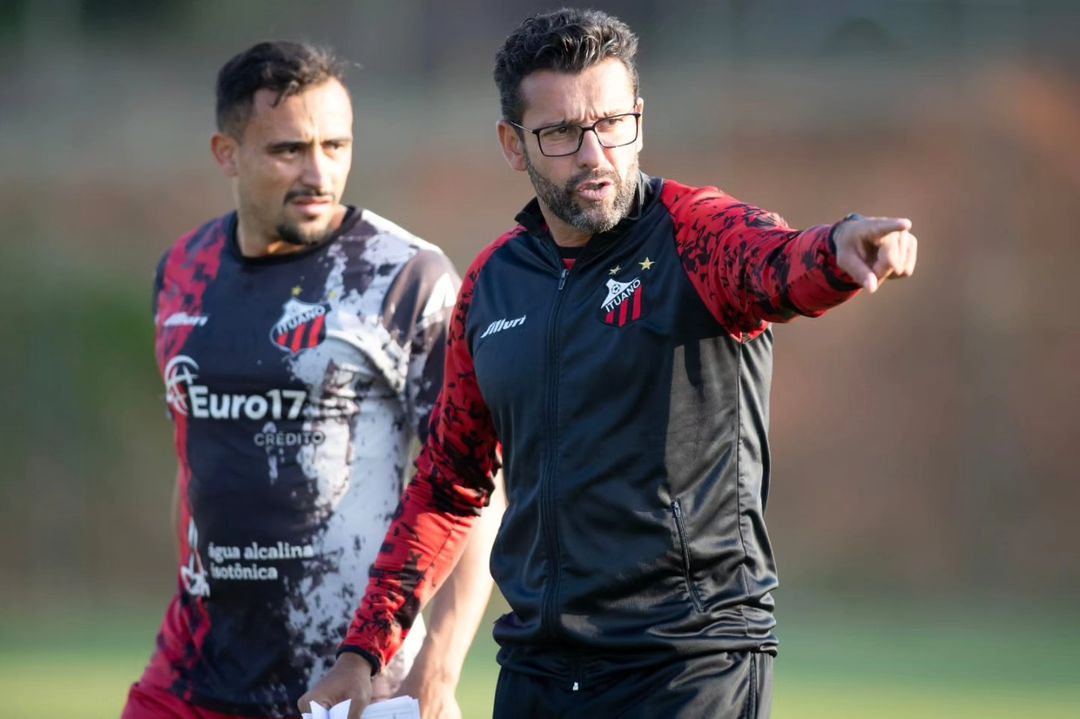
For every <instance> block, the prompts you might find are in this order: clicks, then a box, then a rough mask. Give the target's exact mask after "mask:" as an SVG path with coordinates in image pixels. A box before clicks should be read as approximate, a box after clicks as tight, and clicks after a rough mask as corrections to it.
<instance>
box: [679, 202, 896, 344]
mask: <svg viewBox="0 0 1080 719" xmlns="http://www.w3.org/2000/svg"><path fill="white" fill-rule="evenodd" d="M662 200H663V202H664V203H665V205H667V207H668V209H669V211H670V212H671V214H672V218H673V220H674V222H675V229H676V244H677V247H678V251H679V255H680V257H681V259H682V262H683V267H684V269H685V270H686V272H687V274H688V276H689V277H690V280H691V282H692V283H693V284H694V286H695V288H696V289H697V291H698V294H699V295H700V296H701V298H702V300H703V301H704V302H705V304H706V305H707V306H708V307H709V309H710V310H711V311H712V312H713V314H714V315H715V316H716V317H717V319H718V320H720V322H721V324H722V325H723V326H724V327H725V328H726V329H728V331H729V332H731V333H732V334H735V335H737V336H742V337H744V338H747V339H748V338H752V337H754V336H756V335H757V334H759V333H760V332H761V331H763V330H764V328H765V327H766V323H768V322H785V321H787V320H790V319H791V318H792V317H795V316H797V315H803V316H808V317H817V316H819V315H821V314H822V313H823V312H825V311H826V310H828V309H829V308H831V307H833V306H835V305H837V304H840V303H841V302H843V301H845V300H847V299H849V298H850V297H852V296H853V295H854V294H855V293H856V292H857V291H858V290H859V289H860V287H866V288H867V289H868V290H870V291H874V290H876V289H877V281H878V280H881V279H886V278H889V277H906V276H908V275H910V274H911V273H912V272H913V271H914V268H915V247H916V240H915V237H914V235H911V233H910V232H909V230H910V227H911V223H910V222H908V221H907V220H901V219H891V218H873V219H865V218H860V217H858V216H857V215H856V216H849V217H848V218H845V219H844V220H841V221H840V222H838V223H836V224H833V225H818V226H814V227H810V228H808V229H806V230H801V231H800V230H794V229H792V228H790V227H788V226H787V225H786V224H785V223H784V221H783V220H782V219H780V218H779V217H778V216H776V215H774V214H772V213H769V212H766V211H764V210H761V209H759V208H757V207H753V206H751V205H747V204H744V203H741V202H738V201H737V200H735V199H734V198H732V197H730V196H729V195H726V194H725V193H723V192H721V191H719V190H716V189H715V188H702V189H694V188H687V187H685V186H681V185H678V184H677V183H668V184H666V185H665V188H664V191H663V198H662Z"/></svg>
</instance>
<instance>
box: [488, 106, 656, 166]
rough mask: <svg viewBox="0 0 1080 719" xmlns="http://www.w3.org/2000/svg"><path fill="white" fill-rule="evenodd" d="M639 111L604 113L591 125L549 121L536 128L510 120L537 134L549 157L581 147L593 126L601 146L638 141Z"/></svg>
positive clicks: (515, 125)
mask: <svg viewBox="0 0 1080 719" xmlns="http://www.w3.org/2000/svg"><path fill="white" fill-rule="evenodd" d="M639 119H641V113H640V112H624V113H621V114H619V115H612V116H611V117H602V118H600V119H599V120H597V121H596V122H594V123H593V124H591V125H587V126H586V125H548V126H547V127H538V128H536V129H535V130H534V129H532V128H529V127H525V126H524V125H519V124H518V123H516V122H514V121H513V120H507V122H509V123H510V124H511V125H513V126H514V127H517V128H520V129H522V130H525V131H526V132H531V133H532V134H534V135H536V142H537V144H538V145H540V153H541V154H543V155H544V156H546V157H565V156H566V155H573V154H574V153H575V152H577V151H578V150H580V149H581V143H582V142H583V141H584V140H585V133H586V132H588V131H589V130H592V131H593V133H594V134H595V135H596V139H597V141H599V143H600V147H607V148H611V147H622V146H623V145H629V144H631V143H633V142H636V141H637V138H638V129H639V128H640V126H641V123H639V122H638V120H639Z"/></svg>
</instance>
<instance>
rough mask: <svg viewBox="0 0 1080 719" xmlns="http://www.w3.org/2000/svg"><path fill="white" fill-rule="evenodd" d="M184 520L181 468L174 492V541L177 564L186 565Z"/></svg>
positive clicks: (178, 469) (177, 470)
mask: <svg viewBox="0 0 1080 719" xmlns="http://www.w3.org/2000/svg"><path fill="white" fill-rule="evenodd" d="M182 522H183V519H182V517H181V512H180V468H179V467H177V468H176V481H175V482H173V490H172V524H173V540H174V545H175V547H176V563H177V564H183V563H184V533H185V532H186V531H187V530H186V528H185V527H184V526H183V525H182Z"/></svg>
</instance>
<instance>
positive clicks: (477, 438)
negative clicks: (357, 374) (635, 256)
mask: <svg viewBox="0 0 1080 719" xmlns="http://www.w3.org/2000/svg"><path fill="white" fill-rule="evenodd" d="M487 255H488V253H483V254H481V256H480V257H479V258H477V260H476V261H475V262H474V263H473V266H472V267H471V268H470V272H469V274H468V275H467V277H466V280H465V283H464V285H463V286H462V288H461V291H460V293H459V294H458V299H457V303H456V305H455V307H454V311H453V313H452V317H451V319H450V324H449V331H448V337H447V343H446V345H445V351H446V362H445V373H444V380H443V384H442V391H441V392H440V393H439V398H438V401H437V402H436V404H435V408H434V410H433V411H432V413H431V422H430V428H431V429H430V433H429V434H428V436H427V440H426V442H425V443H424V446H423V449H422V450H421V452H420V456H419V457H418V458H417V460H416V468H417V473H416V476H415V477H414V479H413V481H412V482H410V483H409V486H408V487H407V488H406V490H405V493H404V495H403V496H402V499H401V503H400V505H399V506H398V509H397V511H396V512H395V515H394V520H393V521H392V522H391V524H390V528H389V529H388V531H387V534H386V538H385V540H384V542H383V545H382V547H381V548H380V550H379V554H378V556H377V557H376V560H375V563H374V565H373V566H372V568H371V571H370V574H369V581H368V587H367V591H366V593H365V594H364V597H363V599H362V600H361V602H360V606H359V607H358V608H357V611H356V615H355V617H354V618H353V622H352V624H351V625H350V627H349V630H348V632H347V634H346V637H345V640H344V641H343V642H342V644H341V647H340V649H339V653H338V659H337V661H336V662H335V664H334V666H333V667H332V668H331V670H330V671H329V672H328V673H327V675H326V676H325V677H323V679H322V680H321V681H320V682H318V684H316V685H315V686H314V687H313V688H311V689H310V690H309V691H308V692H307V693H306V694H304V695H303V696H302V697H301V698H300V700H299V702H298V705H299V708H300V710H301V712H304V711H307V710H308V709H309V707H310V703H311V702H313V701H317V702H319V703H320V704H322V705H324V706H332V705H334V704H337V703H339V702H341V701H344V700H345V699H351V700H352V706H351V708H350V711H349V719H358V718H359V716H360V714H361V712H362V711H363V709H364V707H365V706H366V705H367V703H368V702H369V701H370V698H371V676H372V675H373V674H375V673H377V672H378V671H379V670H380V669H381V668H382V667H383V666H385V664H386V662H388V661H389V660H390V658H391V657H392V656H393V655H394V653H395V652H396V651H397V650H398V648H399V647H400V646H401V643H402V641H403V640H404V638H405V635H406V634H407V632H408V630H409V628H410V627H411V626H412V624H413V622H414V621H415V619H416V616H417V614H418V613H419V611H420V608H421V606H422V605H423V604H424V602H425V601H427V600H428V599H429V598H430V596H431V595H432V594H433V593H434V591H435V589H436V588H437V587H440V586H442V585H443V584H444V583H445V582H446V580H447V578H448V576H449V574H450V571H451V570H452V569H453V567H454V565H455V564H456V563H457V561H458V559H459V557H460V556H461V554H462V552H463V551H464V549H465V545H466V542H467V540H468V534H469V530H470V529H471V528H472V527H473V525H474V524H475V523H476V520H477V518H478V516H479V514H480V509H481V508H482V507H483V506H485V505H486V504H487V502H488V498H489V497H490V495H491V493H492V491H493V490H494V483H493V481H492V477H493V475H494V474H495V472H496V471H497V470H498V468H499V467H498V461H497V458H496V445H497V440H496V437H495V430H494V425H493V424H492V421H491V415H490V412H489V411H488V409H487V405H486V404H485V403H484V401H483V397H482V395H481V393H480V388H479V385H478V383H477V380H476V374H475V370H474V368H473V361H472V354H471V349H470V347H469V344H468V340H467V338H466V335H465V330H466V321H467V315H468V311H469V305H470V303H471V299H472V285H473V283H474V282H475V278H476V275H477V274H478V273H479V268H480V266H481V265H482V263H483V262H484V261H485V260H486V257H487Z"/></svg>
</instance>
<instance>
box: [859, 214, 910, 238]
mask: <svg viewBox="0 0 1080 719" xmlns="http://www.w3.org/2000/svg"><path fill="white" fill-rule="evenodd" d="M910 229H911V220H909V219H908V218H906V217H864V218H863V220H862V226H861V227H860V228H859V230H860V231H861V233H862V235H863V237H866V238H871V237H872V238H874V239H881V238H882V237H885V235H888V234H889V233H890V232H905V231H907V230H910Z"/></svg>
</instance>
